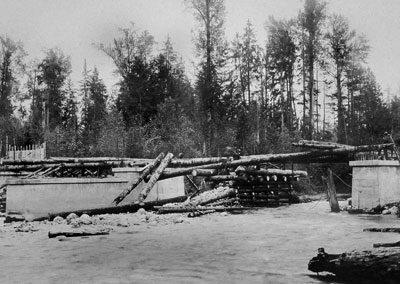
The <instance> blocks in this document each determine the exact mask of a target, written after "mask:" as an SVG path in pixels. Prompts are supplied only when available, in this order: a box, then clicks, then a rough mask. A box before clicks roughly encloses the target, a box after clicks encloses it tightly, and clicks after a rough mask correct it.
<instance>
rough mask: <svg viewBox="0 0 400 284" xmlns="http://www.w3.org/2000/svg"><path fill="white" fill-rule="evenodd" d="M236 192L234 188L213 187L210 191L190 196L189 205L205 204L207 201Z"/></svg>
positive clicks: (229, 195) (233, 194)
mask: <svg viewBox="0 0 400 284" xmlns="http://www.w3.org/2000/svg"><path fill="white" fill-rule="evenodd" d="M235 194H236V192H235V189H233V188H223V189H218V188H217V189H214V190H210V191H206V192H203V193H202V194H200V195H198V196H196V197H194V198H192V199H191V200H190V203H189V204H190V205H191V206H199V205H206V204H208V203H211V202H214V201H217V200H220V199H223V198H228V197H234V196H235Z"/></svg>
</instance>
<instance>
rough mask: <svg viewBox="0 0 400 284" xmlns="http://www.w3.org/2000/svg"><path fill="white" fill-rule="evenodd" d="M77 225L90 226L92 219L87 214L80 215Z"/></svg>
mask: <svg viewBox="0 0 400 284" xmlns="http://www.w3.org/2000/svg"><path fill="white" fill-rule="evenodd" d="M79 223H81V224H83V225H90V224H92V218H91V217H90V216H89V215H87V214H82V216H81V217H79Z"/></svg>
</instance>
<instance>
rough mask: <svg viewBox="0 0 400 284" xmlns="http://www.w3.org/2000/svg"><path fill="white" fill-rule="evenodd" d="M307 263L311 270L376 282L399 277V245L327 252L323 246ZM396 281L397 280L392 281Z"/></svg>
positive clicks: (350, 278) (344, 277)
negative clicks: (343, 251)
mask: <svg viewBox="0 0 400 284" xmlns="http://www.w3.org/2000/svg"><path fill="white" fill-rule="evenodd" d="M318 251H319V252H318V255H317V256H316V257H313V258H312V259H311V260H310V262H309V263H308V269H309V270H311V271H313V272H317V273H318V272H324V271H325V272H330V273H333V274H335V275H336V276H337V277H338V278H342V279H348V280H354V281H356V280H361V279H368V280H375V281H378V282H376V283H383V282H385V281H392V280H395V281H398V279H400V247H393V248H390V249H385V248H378V249H373V250H365V251H357V250H354V251H351V252H345V253H342V254H328V253H325V251H324V250H323V248H320V249H319V250H318ZM393 283H398V282H393Z"/></svg>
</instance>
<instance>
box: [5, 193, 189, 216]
mask: <svg viewBox="0 0 400 284" xmlns="http://www.w3.org/2000/svg"><path fill="white" fill-rule="evenodd" d="M185 200H187V196H177V197H173V198H168V199H163V200H157V201H147V202H143V203H142V204H137V203H135V204H128V205H122V206H111V207H102V208H92V209H84V210H75V211H66V212H58V213H54V214H49V216H48V217H40V218H36V219H34V220H33V221H43V220H49V221H52V220H53V219H54V218H55V217H57V216H60V217H63V218H64V219H65V218H66V217H67V216H68V215H69V214H71V213H75V214H76V215H78V216H81V215H82V214H87V215H89V216H93V215H99V214H119V213H133V212H136V211H138V210H139V209H140V208H144V209H146V210H150V209H153V207H154V206H162V205H164V204H167V203H175V202H183V201H185ZM5 222H6V221H5Z"/></svg>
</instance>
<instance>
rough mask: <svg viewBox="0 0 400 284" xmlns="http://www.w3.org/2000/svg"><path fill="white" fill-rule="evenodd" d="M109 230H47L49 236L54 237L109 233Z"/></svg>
mask: <svg viewBox="0 0 400 284" xmlns="http://www.w3.org/2000/svg"><path fill="white" fill-rule="evenodd" d="M109 234H110V231H108V230H100V231H59V232H49V238H56V237H58V236H65V237H84V236H98V235H109Z"/></svg>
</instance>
